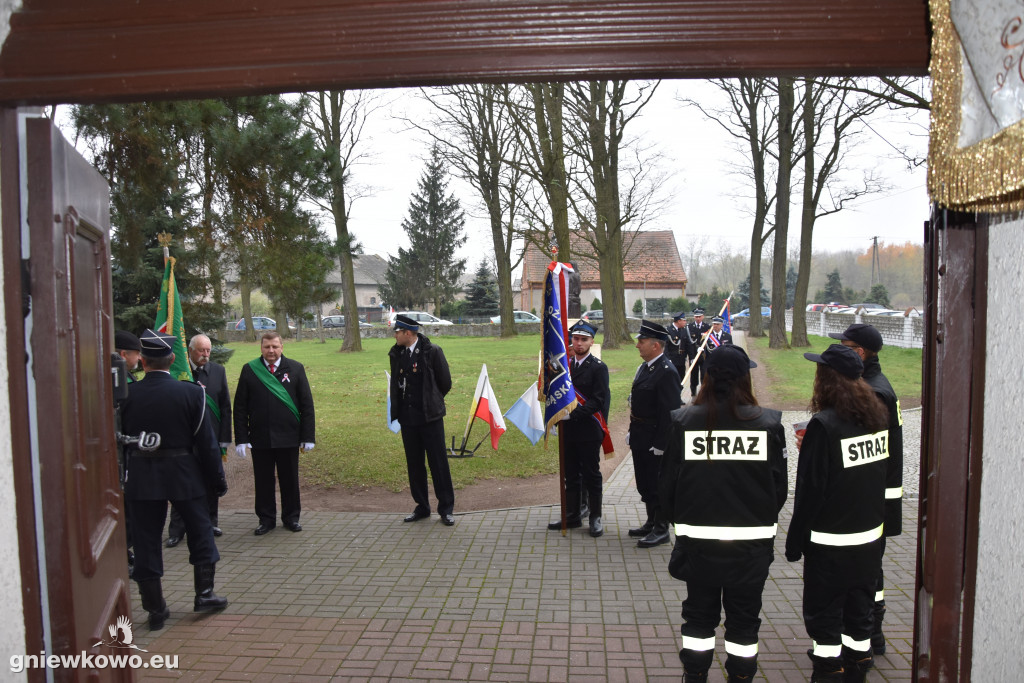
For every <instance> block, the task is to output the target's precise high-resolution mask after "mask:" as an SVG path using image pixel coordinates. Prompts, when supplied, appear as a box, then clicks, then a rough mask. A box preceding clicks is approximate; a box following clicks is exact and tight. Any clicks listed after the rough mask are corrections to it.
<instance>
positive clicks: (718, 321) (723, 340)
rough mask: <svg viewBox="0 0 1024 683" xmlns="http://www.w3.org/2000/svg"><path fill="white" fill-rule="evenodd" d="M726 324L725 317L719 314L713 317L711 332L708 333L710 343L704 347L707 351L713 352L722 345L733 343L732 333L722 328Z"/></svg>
mask: <svg viewBox="0 0 1024 683" xmlns="http://www.w3.org/2000/svg"><path fill="white" fill-rule="evenodd" d="M724 324H725V319H724V318H722V317H721V316H719V315H716V316H715V317H714V318H712V319H711V333H710V334H708V343H707V345H706V346H705V347H704V352H705V353H711V352H712V351H714V350H716V349H718V348H720V347H722V346H725V345H727V344H732V334H731V333H729V332H726V331H725V330H723V329H722V326H723V325H724Z"/></svg>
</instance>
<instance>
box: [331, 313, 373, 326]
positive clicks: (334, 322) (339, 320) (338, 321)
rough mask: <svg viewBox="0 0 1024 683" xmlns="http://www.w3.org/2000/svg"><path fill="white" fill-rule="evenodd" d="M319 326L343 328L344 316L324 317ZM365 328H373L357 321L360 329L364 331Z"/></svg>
mask: <svg viewBox="0 0 1024 683" xmlns="http://www.w3.org/2000/svg"><path fill="white" fill-rule="evenodd" d="M320 324H322V325H323V326H324V328H332V327H345V316H343V315H325V316H324V317H323V318H321V319H320ZM367 327H373V325H371V324H370V323H368V322H363V321H362V320H360V321H359V328H360V329H365V328H367Z"/></svg>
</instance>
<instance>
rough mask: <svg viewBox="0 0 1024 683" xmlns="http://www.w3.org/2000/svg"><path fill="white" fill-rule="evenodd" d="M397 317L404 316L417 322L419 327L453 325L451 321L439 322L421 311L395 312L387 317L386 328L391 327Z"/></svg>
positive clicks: (438, 319)
mask: <svg viewBox="0 0 1024 683" xmlns="http://www.w3.org/2000/svg"><path fill="white" fill-rule="evenodd" d="M399 315H404V316H407V317H409V318H412V319H413V320H415V321H416V322H418V323H419V324H420V325H452V324H454V323H452V321H451V320H441V319H440V318H437V317H435V316H432V315H430V314H429V313H424V312H423V311H395V312H394V313H392V314H391V315H389V316H388V327H393V326H394V324H395V316H399Z"/></svg>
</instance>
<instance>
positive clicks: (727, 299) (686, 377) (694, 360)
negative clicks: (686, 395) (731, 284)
mask: <svg viewBox="0 0 1024 683" xmlns="http://www.w3.org/2000/svg"><path fill="white" fill-rule="evenodd" d="M735 293H736V290H735V289H734V290H732V291H731V292H729V296H727V297H726V298H725V303H724V304H722V310H720V311H719V312H718V315H719V316H721V315H722V314H723V313H725V307H726V306H728V305H729V299H731V298H732V295H733V294H735ZM710 334H711V330H708V331H707V333H705V334H704V340H703V341H702V342H701V344H700V348H699V349H697V355H695V356H694V357H693V362H692V363H690V367H688V368H686V374H685V375H683V379H682V380H681V381H680V386H683V387H685V386H686V384H687V382H688V381H689V380H690V373H691V372H693V368H694V367H696V365H697V360H698V359H699V358H700V354H701V353H703V352H704V347H705V346H707V344H708V336H709V335H710Z"/></svg>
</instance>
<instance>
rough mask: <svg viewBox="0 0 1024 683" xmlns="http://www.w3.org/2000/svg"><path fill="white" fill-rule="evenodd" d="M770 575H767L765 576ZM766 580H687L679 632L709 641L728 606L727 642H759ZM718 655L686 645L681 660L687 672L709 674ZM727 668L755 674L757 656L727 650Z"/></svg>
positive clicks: (736, 672)
mask: <svg viewBox="0 0 1024 683" xmlns="http://www.w3.org/2000/svg"><path fill="white" fill-rule="evenodd" d="M766 578H767V577H766ZM763 592H764V580H763V579H762V580H761V582H760V583H751V584H743V585H738V586H710V585H706V584H700V583H695V582H693V581H687V582H686V599H685V600H683V625H682V626H681V627H680V629H679V632H680V633H681V634H682V635H683V636H684V637H686V638H697V639H700V640H706V639H708V638H714V637H715V628H716V627H717V626H718V623H719V621H720V620H721V616H722V609H723V608H724V609H725V641H726V643H727V645H726V648H727V651H728V648H729V645H728V644H729V643H733V644H735V645H756V644H757V634H758V631H759V630H760V628H761V618H760V617H759V616H758V615H759V614H760V613H761V594H762V593H763ZM714 658H715V650H714V648H711V649H708V650H695V649H687V648H685V647H684V648H683V649H681V650H680V651H679V659H680V660H681V661H682V662H683V669H684V670H685V671H686V672H687V673H691V674H701V673H706V672H707V670H708V669H709V668H710V667H711V663H712V662H713V660H714ZM725 670H726V671H727V672H728V673H729V675H730V676H753V675H754V674H755V673H757V655H756V654H754V655H753V656H737V655H735V654H733V653H728V654H727V655H726V660H725Z"/></svg>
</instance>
